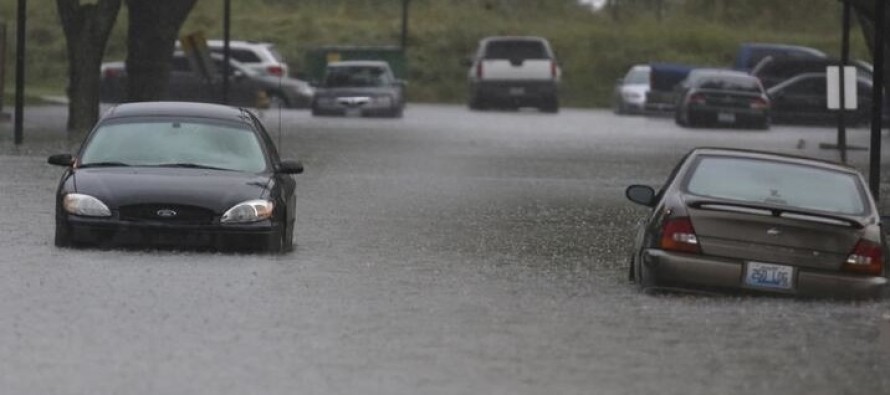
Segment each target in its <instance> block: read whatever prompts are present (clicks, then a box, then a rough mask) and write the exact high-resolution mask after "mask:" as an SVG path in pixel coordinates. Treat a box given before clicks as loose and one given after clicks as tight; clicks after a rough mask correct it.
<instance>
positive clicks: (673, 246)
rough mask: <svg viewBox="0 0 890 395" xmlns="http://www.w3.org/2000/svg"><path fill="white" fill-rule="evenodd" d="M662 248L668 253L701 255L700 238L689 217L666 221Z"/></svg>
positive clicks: (662, 235)
mask: <svg viewBox="0 0 890 395" xmlns="http://www.w3.org/2000/svg"><path fill="white" fill-rule="evenodd" d="M660 247H661V249H662V250H666V251H679V252H690V253H694V254H700V253H701V248H700V247H699V245H698V237H697V236H696V235H695V229H693V228H692V221H690V220H689V217H679V218H671V219H669V220H667V221H665V223H664V226H663V227H662V230H661V243H660Z"/></svg>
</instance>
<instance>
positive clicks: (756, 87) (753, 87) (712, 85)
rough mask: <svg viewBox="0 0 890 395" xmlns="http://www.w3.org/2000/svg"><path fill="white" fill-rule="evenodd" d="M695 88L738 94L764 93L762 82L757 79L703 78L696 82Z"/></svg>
mask: <svg viewBox="0 0 890 395" xmlns="http://www.w3.org/2000/svg"><path fill="white" fill-rule="evenodd" d="M695 86H696V87H699V88H701V89H717V90H722V91H737V92H756V93H760V92H762V90H763V88H761V86H760V81H758V80H757V79H756V78H749V77H742V76H723V75H719V76H710V75H709V76H702V77H700V78H698V79H697V80H696V81H695Z"/></svg>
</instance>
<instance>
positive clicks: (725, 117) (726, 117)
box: [717, 112, 735, 123]
mask: <svg viewBox="0 0 890 395" xmlns="http://www.w3.org/2000/svg"><path fill="white" fill-rule="evenodd" d="M717 122H723V123H733V122H735V114H733V113H731V112H721V113H717Z"/></svg>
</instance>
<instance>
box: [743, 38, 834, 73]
mask: <svg viewBox="0 0 890 395" xmlns="http://www.w3.org/2000/svg"><path fill="white" fill-rule="evenodd" d="M767 56H772V57H781V58H799V59H821V58H825V57H827V55H825V52H822V51H820V50H818V49H815V48H810V47H804V46H801V45H788V44H773V43H743V44H740V45H739V48H738V50H737V51H736V55H735V62H734V63H733V65H734V66H733V67H734V68H735V69H736V70H739V71H745V72H748V71H750V70H751V69H752V68H754V66H756V65H757V63H759V62H760V61H761V60H762V59H763V58H765V57H767Z"/></svg>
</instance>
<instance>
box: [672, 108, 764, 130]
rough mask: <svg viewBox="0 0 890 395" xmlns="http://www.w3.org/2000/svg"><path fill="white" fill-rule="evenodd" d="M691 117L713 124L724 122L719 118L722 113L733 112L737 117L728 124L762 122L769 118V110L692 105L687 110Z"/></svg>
mask: <svg viewBox="0 0 890 395" xmlns="http://www.w3.org/2000/svg"><path fill="white" fill-rule="evenodd" d="M687 111H688V112H689V118H690V119H693V118H695V119H696V120H697V121H699V122H707V123H713V124H720V123H723V122H721V121H720V119H719V115H720V114H733V117H734V118H735V120H734V121H732V122H726V124H728V125H739V124H761V123H764V122H767V120H768V119H769V111H768V110H754V109H749V108H732V107H714V106H690V107H689V109H688V110H687Z"/></svg>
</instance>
